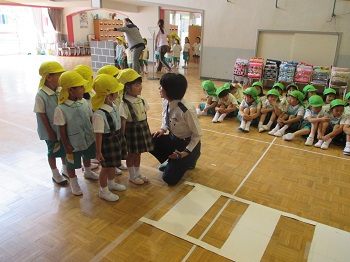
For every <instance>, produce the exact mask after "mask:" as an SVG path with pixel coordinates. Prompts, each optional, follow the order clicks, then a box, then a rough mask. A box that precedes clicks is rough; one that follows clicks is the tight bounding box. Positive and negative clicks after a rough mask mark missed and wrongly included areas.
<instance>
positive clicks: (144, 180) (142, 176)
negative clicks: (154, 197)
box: [139, 174, 149, 183]
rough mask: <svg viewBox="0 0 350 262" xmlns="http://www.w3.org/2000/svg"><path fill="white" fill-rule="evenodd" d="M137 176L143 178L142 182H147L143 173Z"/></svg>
mask: <svg viewBox="0 0 350 262" xmlns="http://www.w3.org/2000/svg"><path fill="white" fill-rule="evenodd" d="M139 177H140V178H141V179H142V180H143V182H145V183H147V182H148V181H149V180H148V177H146V176H144V175H141V174H139Z"/></svg>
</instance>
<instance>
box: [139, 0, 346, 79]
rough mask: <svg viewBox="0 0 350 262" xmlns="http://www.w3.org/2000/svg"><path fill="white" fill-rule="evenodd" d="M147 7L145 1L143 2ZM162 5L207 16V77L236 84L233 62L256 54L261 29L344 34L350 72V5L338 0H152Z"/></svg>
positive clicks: (342, 49) (342, 50) (342, 54)
mask: <svg viewBox="0 0 350 262" xmlns="http://www.w3.org/2000/svg"><path fill="white" fill-rule="evenodd" d="M139 2H142V1H139ZM147 2H148V3H154V4H156V5H161V6H166V5H169V6H174V5H175V6H177V7H179V8H181V7H185V8H193V9H198V10H203V11H204V25H203V38H202V43H203V48H202V66H201V76H202V77H212V78H220V79H231V74H232V67H233V62H234V60H235V59H236V58H238V57H245V58H250V57H251V56H254V55H255V51H256V50H255V49H256V46H257V31H258V29H266V30H292V31H316V32H335V28H336V31H338V32H341V33H342V37H341V41H340V46H339V55H338V59H337V60H338V62H337V65H338V66H344V67H350V48H349V46H350V26H349V25H350V15H340V14H343V13H346V12H349V11H350V2H349V1H337V3H336V9H335V14H336V15H337V14H339V16H336V22H335V20H334V18H333V20H332V21H331V22H328V21H329V20H330V19H331V14H332V9H333V3H334V0H324V1H319V0H308V1H305V0H293V1H290V0H279V1H278V8H276V7H275V3H276V1H274V0H270V1H268V0H244V1H241V0H230V2H228V1H227V0H219V1H209V0H208V1H198V0H177V1H173V0H162V1H160V0H147ZM276 48H283V47H276Z"/></svg>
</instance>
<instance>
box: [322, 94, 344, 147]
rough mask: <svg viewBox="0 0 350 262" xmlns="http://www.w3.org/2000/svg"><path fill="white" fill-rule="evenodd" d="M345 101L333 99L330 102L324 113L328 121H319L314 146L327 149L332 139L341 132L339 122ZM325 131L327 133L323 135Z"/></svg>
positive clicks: (341, 127)
mask: <svg viewBox="0 0 350 262" xmlns="http://www.w3.org/2000/svg"><path fill="white" fill-rule="evenodd" d="M344 106H345V103H344V102H343V100H341V99H335V100H333V101H332V102H331V103H330V109H329V110H328V111H326V113H325V115H327V116H329V118H330V121H329V122H321V123H320V124H319V125H318V131H317V138H318V142H317V143H316V144H315V147H320V148H322V149H327V148H328V146H329V144H330V143H331V142H332V139H333V138H335V137H336V136H337V135H339V134H341V133H342V132H343V126H342V125H341V124H340V121H341V119H342V116H343V113H344ZM326 133H327V135H325V134H326Z"/></svg>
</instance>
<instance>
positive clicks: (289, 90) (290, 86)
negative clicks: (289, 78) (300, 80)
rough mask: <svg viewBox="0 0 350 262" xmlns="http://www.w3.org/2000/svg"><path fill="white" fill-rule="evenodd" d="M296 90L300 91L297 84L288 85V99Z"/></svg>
mask: <svg viewBox="0 0 350 262" xmlns="http://www.w3.org/2000/svg"><path fill="white" fill-rule="evenodd" d="M295 90H298V91H299V87H298V86H297V85H296V84H295V83H291V84H289V85H287V87H286V92H287V95H286V96H287V97H288V96H289V94H290V93H291V92H293V91H295Z"/></svg>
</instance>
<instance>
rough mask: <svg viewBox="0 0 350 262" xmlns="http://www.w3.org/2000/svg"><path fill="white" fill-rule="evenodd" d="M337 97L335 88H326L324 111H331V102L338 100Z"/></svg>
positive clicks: (324, 92)
mask: <svg viewBox="0 0 350 262" xmlns="http://www.w3.org/2000/svg"><path fill="white" fill-rule="evenodd" d="M336 95H337V92H336V91H335V90H334V89H333V88H330V87H329V88H326V89H325V90H324V91H323V101H324V105H323V107H322V108H323V111H325V112H327V111H329V109H330V104H331V102H332V101H333V100H334V99H336Z"/></svg>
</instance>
